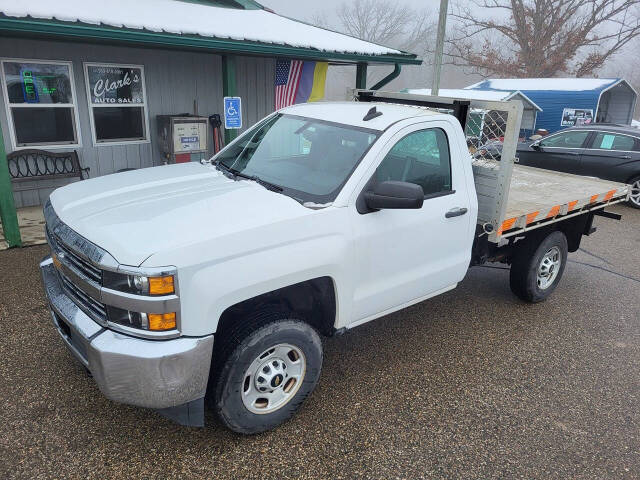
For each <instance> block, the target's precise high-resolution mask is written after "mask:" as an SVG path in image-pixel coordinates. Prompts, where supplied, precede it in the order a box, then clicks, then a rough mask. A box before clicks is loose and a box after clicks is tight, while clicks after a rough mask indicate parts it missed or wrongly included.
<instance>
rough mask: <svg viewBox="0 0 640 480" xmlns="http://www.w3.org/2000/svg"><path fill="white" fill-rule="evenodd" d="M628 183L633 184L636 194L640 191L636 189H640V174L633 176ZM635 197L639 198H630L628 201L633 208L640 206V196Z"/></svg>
mask: <svg viewBox="0 0 640 480" xmlns="http://www.w3.org/2000/svg"><path fill="white" fill-rule="evenodd" d="M627 183H628V184H629V185H631V192H632V194H635V193H636V192H638V190H636V189H640V175H639V176H637V177H634V178H632V179H631V180H629V181H628V182H627ZM635 198H636V199H637V200H636V201H634V200H632V199H631V198H629V201H628V202H627V203H628V204H629V205H630V206H631V207H633V208H640V197H635Z"/></svg>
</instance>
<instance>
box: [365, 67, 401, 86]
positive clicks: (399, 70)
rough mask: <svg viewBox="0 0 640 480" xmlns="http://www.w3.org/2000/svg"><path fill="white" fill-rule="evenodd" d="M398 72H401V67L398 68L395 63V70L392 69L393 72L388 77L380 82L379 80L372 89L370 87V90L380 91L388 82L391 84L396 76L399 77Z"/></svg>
mask: <svg viewBox="0 0 640 480" xmlns="http://www.w3.org/2000/svg"><path fill="white" fill-rule="evenodd" d="M400 72H402V67H401V66H400V64H399V63H396V65H395V68H394V69H393V72H391V73H390V74H389V75H387V76H386V77H384V78H383V79H382V80H380V81H379V82H378V83H376V84H375V85H374V86H373V87H371V90H380V89H381V88H382V87H384V86H385V85H387V84H388V83H389V82H391V81H392V80H394V79H396V78H398V76H399V75H400Z"/></svg>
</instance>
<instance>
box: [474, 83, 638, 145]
mask: <svg viewBox="0 0 640 480" xmlns="http://www.w3.org/2000/svg"><path fill="white" fill-rule="evenodd" d="M465 90H484V91H502V92H521V93H522V94H524V95H526V96H527V97H528V98H529V99H531V101H532V102H535V104H536V105H537V106H539V107H540V108H541V109H542V111H538V113H537V118H536V125H535V127H536V129H545V130H548V131H549V133H552V132H555V131H556V130H560V129H562V128H565V127H570V126H574V125H585V124H589V123H593V122H606V123H618V124H624V125H630V124H631V120H632V119H633V112H634V110H635V107H636V100H637V96H638V95H637V93H636V91H635V90H634V89H633V88H632V87H631V85H629V83H627V82H626V81H625V80H624V79H621V78H504V79H502V78H501V79H488V80H483V81H482V82H479V83H476V84H474V85H471V86H469V87H466V88H465Z"/></svg>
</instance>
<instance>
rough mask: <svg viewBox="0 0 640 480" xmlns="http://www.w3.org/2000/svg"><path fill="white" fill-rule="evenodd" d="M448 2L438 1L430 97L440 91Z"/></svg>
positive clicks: (445, 0) (447, 0)
mask: <svg viewBox="0 0 640 480" xmlns="http://www.w3.org/2000/svg"><path fill="white" fill-rule="evenodd" d="M448 8H449V0H440V16H439V17H438V38H437V39H436V53H435V58H434V62H433V84H432V85H431V95H438V92H439V91H440V70H442V53H443V51H444V35H445V32H446V31H447V9H448Z"/></svg>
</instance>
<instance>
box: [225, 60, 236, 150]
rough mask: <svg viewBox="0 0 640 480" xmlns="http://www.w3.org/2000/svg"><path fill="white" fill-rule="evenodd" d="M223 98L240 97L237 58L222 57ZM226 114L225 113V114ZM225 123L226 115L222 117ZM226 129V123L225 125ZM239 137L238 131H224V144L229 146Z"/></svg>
mask: <svg viewBox="0 0 640 480" xmlns="http://www.w3.org/2000/svg"><path fill="white" fill-rule="evenodd" d="M222 96H224V97H236V96H238V85H237V83H236V57H235V56H233V55H223V56H222ZM223 113H224V112H223ZM221 117H222V121H223V122H224V115H221ZM223 127H224V123H223ZM237 136H238V131H237V130H227V129H226V128H225V129H224V144H225V145H228V144H229V142H231V141H232V140H233V139H234V138H236V137H237Z"/></svg>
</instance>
